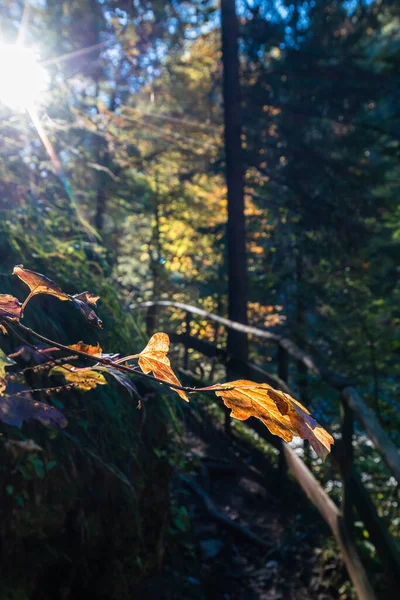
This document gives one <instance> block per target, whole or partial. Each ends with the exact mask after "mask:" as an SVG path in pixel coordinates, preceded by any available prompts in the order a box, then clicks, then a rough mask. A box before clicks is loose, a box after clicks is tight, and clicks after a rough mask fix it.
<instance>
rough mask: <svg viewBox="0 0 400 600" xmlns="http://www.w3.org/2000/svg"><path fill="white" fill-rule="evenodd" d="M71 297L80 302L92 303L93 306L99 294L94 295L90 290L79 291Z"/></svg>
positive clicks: (98, 298)
mask: <svg viewBox="0 0 400 600" xmlns="http://www.w3.org/2000/svg"><path fill="white" fill-rule="evenodd" d="M72 297H73V298H75V299H76V300H80V301H81V302H87V303H88V304H93V306H96V304H97V300H100V296H94V295H93V294H91V293H90V292H81V293H80V294H74V295H73V296H72Z"/></svg>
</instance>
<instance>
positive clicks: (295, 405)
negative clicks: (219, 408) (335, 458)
mask: <svg viewBox="0 0 400 600" xmlns="http://www.w3.org/2000/svg"><path fill="white" fill-rule="evenodd" d="M216 387H218V388H221V387H226V388H233V389H226V391H225V390H224V391H216V392H215V393H216V395H217V396H219V397H221V398H222V400H223V401H224V404H225V405H226V406H227V407H228V408H230V409H231V411H232V412H231V416H232V417H234V418H235V419H239V420H240V421H245V420H246V419H248V418H249V417H257V418H258V419H261V421H262V422H263V423H264V424H265V425H266V426H267V427H268V429H269V431H270V432H271V433H273V434H274V435H278V436H279V437H281V438H282V439H283V440H285V441H286V442H290V441H291V440H292V439H293V436H299V437H300V438H302V439H303V440H304V439H307V440H308V441H309V442H310V444H311V446H312V447H313V448H314V450H315V452H316V453H317V454H318V456H320V457H321V458H325V457H326V455H327V454H328V452H330V447H331V444H333V442H334V440H333V437H332V436H331V435H330V434H329V433H328V432H327V431H325V429H323V427H321V425H319V424H318V423H317V421H316V420H315V419H314V417H313V416H312V415H311V414H310V412H309V411H308V410H307V409H306V408H305V407H304V406H303V405H302V404H300V402H297V400H295V399H294V398H292V397H291V396H289V394H285V393H284V392H281V391H278V390H274V389H273V388H272V387H271V386H269V385H268V384H267V383H262V384H261V383H259V384H257V383H254V382H252V381H246V380H238V381H233V382H231V383H224V384H219V385H216V386H210V387H209V388H207V389H209V390H212V389H213V388H216Z"/></svg>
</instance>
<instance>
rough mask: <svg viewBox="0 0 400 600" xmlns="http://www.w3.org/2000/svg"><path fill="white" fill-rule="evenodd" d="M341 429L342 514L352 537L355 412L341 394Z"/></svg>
mask: <svg viewBox="0 0 400 600" xmlns="http://www.w3.org/2000/svg"><path fill="white" fill-rule="evenodd" d="M341 425H342V427H341V430H342V453H343V459H344V460H342V461H341V473H342V514H343V521H344V525H345V527H346V529H347V533H348V534H349V535H350V536H351V537H352V536H353V529H354V508H353V507H354V503H353V498H352V493H351V474H352V470H353V456H354V450H353V435H354V412H353V410H352V409H351V408H350V406H349V405H348V403H347V402H346V398H345V397H344V395H343V394H342V396H341Z"/></svg>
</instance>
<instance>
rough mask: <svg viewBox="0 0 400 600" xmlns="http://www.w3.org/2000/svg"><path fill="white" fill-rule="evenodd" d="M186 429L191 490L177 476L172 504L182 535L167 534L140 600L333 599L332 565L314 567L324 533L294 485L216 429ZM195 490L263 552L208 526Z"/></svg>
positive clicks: (191, 422) (216, 525) (192, 424)
mask: <svg viewBox="0 0 400 600" xmlns="http://www.w3.org/2000/svg"><path fill="white" fill-rule="evenodd" d="M186 427H187V432H186V446H187V452H188V460H189V461H193V462H194V463H195V465H196V468H195V473H194V474H193V475H192V476H191V477H192V481H194V482H195V483H194V488H195V489H194V490H193V486H190V485H189V486H188V485H186V484H184V483H183V482H182V479H181V478H179V477H177V479H176V482H175V492H176V493H175V497H176V501H177V506H179V507H180V511H181V513H180V514H181V517H182V515H186V514H187V515H188V517H189V519H190V530H189V531H186V532H185V533H184V532H183V531H182V532H181V534H180V535H179V532H175V531H174V528H172V535H170V536H169V541H168V548H167V555H166V566H165V568H164V570H163V572H162V574H160V575H159V576H158V577H153V578H152V580H151V581H149V582H148V583H147V584H146V586H145V587H144V589H143V593H144V594H145V596H143V597H146V598H152V599H159V598H160V599H161V598H162V599H166V600H183V599H185V600H189V599H190V600H191V599H192V598H193V599H207V600H208V599H210V600H256V599H257V600H311V599H313V600H314V599H315V600H334V599H337V598H339V594H338V593H337V591H336V590H335V589H334V588H333V587H332V580H334V577H333V571H334V574H335V575H337V574H338V575H339V577H338V579H339V580H340V578H341V576H342V574H341V573H340V569H341V567H340V566H339V563H338V561H335V560H333V562H332V560H331V561H329V562H330V564H328V565H327V564H324V566H321V565H322V562H323V561H321V560H320V557H321V550H319V549H318V541H319V540H320V539H321V535H322V536H323V535H324V534H326V530H325V527H324V524H323V523H322V522H321V521H320V520H319V519H318V517H317V515H316V513H314V512H313V511H312V510H311V513H310V508H309V504H308V503H307V502H306V501H305V500H304V498H303V496H302V493H301V491H299V489H298V488H297V486H295V485H294V484H293V483H291V482H290V481H289V480H288V479H287V477H286V476H283V477H280V476H279V475H278V473H277V469H276V468H275V467H274V466H272V465H271V464H270V463H269V462H268V461H267V460H266V459H265V458H263V457H260V454H261V453H257V451H254V449H253V448H251V446H249V445H247V444H246V443H245V442H243V441H240V442H238V441H237V440H235V439H231V438H228V437H227V436H226V435H225V434H224V433H223V431H222V428H220V429H218V428H215V427H214V426H212V425H211V424H210V423H208V424H207V421H203V422H202V423H201V424H199V422H197V421H196V420H195V419H192V418H189V419H188V423H187V424H186ZM256 465H257V466H256ZM196 487H197V488H198V489H200V490H202V492H205V493H206V494H207V496H208V497H209V498H210V499H211V500H212V503H213V505H214V507H215V509H216V510H217V511H219V512H220V513H221V514H223V515H225V516H227V517H229V518H230V519H231V520H233V521H234V522H236V523H239V524H240V525H242V526H243V527H245V528H247V529H248V530H250V531H251V532H253V533H254V534H256V535H257V536H258V537H259V538H262V540H263V541H264V542H265V543H266V547H265V548H263V547H260V546H258V545H256V544H254V543H252V542H248V541H247V540H245V539H244V538H243V536H242V535H240V534H238V533H237V532H235V531H234V530H232V529H231V528H229V527H226V526H225V525H224V524H222V523H221V522H218V521H216V520H215V519H214V518H213V516H212V515H211V514H210V512H209V511H208V510H207V509H206V507H205V504H204V501H203V499H202V497H201V495H199V493H198V489H197V492H196ZM182 506H183V507H185V508H184V509H182ZM182 510H183V513H182ZM178 515H179V512H178ZM179 528H180V522H179V519H178V520H177V529H179ZM183 529H184V527H182V530H183ZM174 539H176V541H177V544H176V547H175V542H174ZM325 563H326V561H325ZM332 570H333V571H332ZM325 580H326V581H327V583H325ZM328 582H329V583H328ZM139 597H142V596H139Z"/></svg>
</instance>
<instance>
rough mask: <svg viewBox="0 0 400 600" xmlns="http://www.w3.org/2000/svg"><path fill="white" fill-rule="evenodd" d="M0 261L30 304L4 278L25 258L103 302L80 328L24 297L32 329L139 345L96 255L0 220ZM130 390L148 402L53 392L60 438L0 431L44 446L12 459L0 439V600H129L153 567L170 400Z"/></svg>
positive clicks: (163, 516)
mask: <svg viewBox="0 0 400 600" xmlns="http://www.w3.org/2000/svg"><path fill="white" fill-rule="evenodd" d="M0 255H1V264H0V270H1V273H2V276H1V280H0V283H1V290H0V292H1V293H11V294H14V295H15V296H17V297H18V298H19V299H20V300H23V299H24V297H26V295H27V289H28V288H26V286H25V285H24V284H23V283H22V282H21V281H19V280H18V279H17V278H16V277H12V276H11V275H10V276H8V273H10V274H11V272H12V268H13V266H14V265H15V264H20V263H22V264H24V266H25V267H26V268H29V269H33V270H35V271H38V272H41V273H44V274H45V275H47V276H48V277H50V278H51V279H53V280H55V281H57V283H58V284H59V285H60V286H61V287H62V288H63V289H65V291H67V292H68V293H77V292H81V291H84V290H89V291H91V292H92V293H94V294H96V295H99V296H100V297H101V301H100V303H99V310H98V314H99V316H100V318H101V319H102V320H103V324H104V329H102V330H99V329H96V328H93V327H91V326H90V325H89V324H87V323H86V322H85V320H84V318H83V316H82V315H81V314H80V313H79V312H78V311H76V310H75V309H74V307H73V306H72V305H71V304H70V303H67V302H60V301H58V300H57V298H53V297H50V296H48V297H47V296H46V297H45V296H36V297H34V298H33V299H32V300H31V302H30V303H29V305H28V307H27V309H26V313H25V318H24V321H25V322H26V324H27V325H28V326H30V327H32V328H33V329H35V330H36V331H39V332H41V333H42V334H44V335H46V336H48V337H49V338H52V339H56V340H58V341H60V342H62V343H74V342H77V341H79V340H84V341H85V342H87V343H95V342H97V341H99V342H100V344H101V346H102V348H103V350H104V351H105V352H120V353H121V354H125V353H132V352H137V351H138V350H140V349H141V347H143V345H144V342H145V340H144V338H142V337H141V333H140V327H139V326H138V324H137V323H136V322H135V320H134V318H133V317H132V315H130V314H127V313H126V312H124V311H123V310H122V308H121V303H120V301H119V299H118V293H117V291H116V290H115V289H114V286H113V284H111V283H110V280H109V278H108V267H107V263H106V262H105V261H102V256H101V249H100V248H99V251H94V250H93V244H92V245H90V244H89V245H86V244H84V243H77V244H75V245H73V244H68V243H63V242H58V243H57V245H56V246H53V245H52V242H51V241H49V240H48V239H47V241H46V244H43V243H41V242H40V240H38V239H37V237H36V235H35V234H34V232H31V235H29V234H27V233H26V232H25V231H23V229H22V228H18V227H17V226H15V227H14V228H11V229H9V228H7V227H5V226H4V225H3V229H2V230H0ZM29 341H31V342H33V340H29ZM19 344H21V341H18V340H15V339H12V337H11V336H3V337H2V340H1V347H2V348H3V349H4V350H5V351H6V352H7V351H9V350H11V349H12V348H15V346H16V345H19ZM38 377H39V381H41V382H42V384H43V387H44V386H46V385H48V384H46V381H45V379H42V380H40V377H42V378H44V377H45V376H44V375H41V374H39V375H38ZM135 383H136V384H137V385H138V387H139V389H140V392H141V394H142V395H144V396H145V397H146V396H147V397H148V400H147V402H146V403H145V408H144V409H142V410H138V409H137V400H136V399H135V398H131V397H130V396H129V394H128V393H127V391H126V390H125V389H124V388H123V387H121V386H119V385H118V384H117V383H116V382H110V384H109V385H107V386H99V387H97V388H96V389H94V390H91V391H89V392H86V393H78V392H76V391H68V392H66V391H62V392H61V393H59V394H57V395H56V396H55V397H54V398H53V397H51V402H52V403H54V404H55V405H56V406H57V408H59V409H60V410H62V411H63V412H64V413H65V414H66V416H67V418H68V421H69V424H68V426H67V428H66V429H65V430H64V431H56V430H54V429H48V428H46V427H44V426H42V425H41V424H40V423H34V422H29V423H26V424H24V425H23V427H22V429H21V430H19V429H17V428H14V427H9V426H6V425H2V426H1V433H2V437H1V439H2V440H3V441H6V440H7V439H12V440H23V439H33V440H34V441H35V443H36V444H38V445H39V446H40V447H41V448H42V450H41V451H36V452H18V450H15V449H13V448H12V447H11V449H10V446H9V445H7V444H5V443H2V444H0V453H1V467H0V469H1V472H2V473H1V475H2V477H1V479H2V486H1V488H0V495H1V498H0V506H1V513H2V514H1V520H0V522H1V525H0V541H1V551H0V553H1V556H0V560H1V563H2V565H3V572H2V582H1V584H0V600H2V599H3V598H4V599H6V598H10V599H15V600H17V599H18V600H28V599H29V600H35V599H36V598H40V599H41V600H47V599H49V600H50V599H51V600H55V599H57V598H64V599H69V598H71V599H72V598H74V599H76V598H79V597H83V596H84V595H85V597H86V598H87V597H91V598H107V599H109V598H115V599H116V600H118V599H119V598H127V597H131V595H132V593H134V590H135V588H136V586H137V584H138V583H139V582H140V581H141V580H143V578H144V577H147V576H148V575H149V574H150V573H151V571H152V569H154V567H155V566H157V565H158V564H159V563H160V561H161V559H162V553H163V536H164V532H165V530H166V523H167V519H168V510H169V493H168V488H169V481H170V471H171V468H170V466H169V463H168V460H167V459H166V458H163V457H165V456H167V455H168V452H166V451H165V450H168V447H169V444H170V434H169V431H168V430H169V426H170V424H171V415H172V413H171V405H173V402H174V401H175V400H174V399H173V398H172V396H171V394H169V393H168V392H167V393H165V392H162V393H161V391H160V388H153V389H152V388H151V387H149V385H148V384H147V383H146V384H145V385H143V383H142V382H141V381H138V382H135ZM35 387H39V385H38V380H35ZM154 389H157V394H155V393H154ZM35 397H36V398H37V399H41V400H43V399H44V398H43V397H40V395H39V394H36V396H35ZM150 414H151V418H150ZM160 450H161V452H160Z"/></svg>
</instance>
